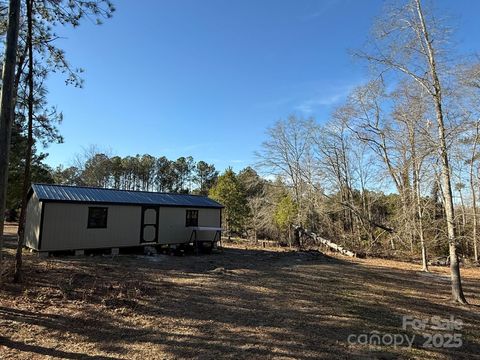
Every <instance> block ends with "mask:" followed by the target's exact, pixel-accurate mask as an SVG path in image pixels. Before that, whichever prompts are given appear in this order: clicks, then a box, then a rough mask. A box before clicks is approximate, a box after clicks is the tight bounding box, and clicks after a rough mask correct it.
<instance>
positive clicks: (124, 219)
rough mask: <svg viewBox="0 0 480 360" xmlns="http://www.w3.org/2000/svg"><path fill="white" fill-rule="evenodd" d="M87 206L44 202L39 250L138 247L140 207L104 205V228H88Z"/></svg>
mask: <svg viewBox="0 0 480 360" xmlns="http://www.w3.org/2000/svg"><path fill="white" fill-rule="evenodd" d="M89 206H92V205H89V204H68V203H46V204H45V214H44V223H43V235H42V249H41V250H44V251H54V250H74V249H94V248H108V247H122V246H136V245H139V244H140V219H141V207H140V206H121V205H108V206H105V207H108V219H107V228H106V229H88V228H87V220H88V208H89ZM95 206H98V205H95ZM100 206H101V205H100Z"/></svg>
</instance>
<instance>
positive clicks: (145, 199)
mask: <svg viewBox="0 0 480 360" xmlns="http://www.w3.org/2000/svg"><path fill="white" fill-rule="evenodd" d="M32 190H33V191H34V192H35V194H36V195H37V196H38V198H39V200H40V201H56V202H79V203H104V204H125V205H127V204H128V205H159V206H179V207H208V208H223V205H221V204H219V203H218V202H216V201H215V200H212V199H210V198H208V197H206V196H199V195H186V194H169V193H158V192H148V191H131V190H115V189H104V188H97V187H83V186H67V185H52V184H33V185H32Z"/></svg>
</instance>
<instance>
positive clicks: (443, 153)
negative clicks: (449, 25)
mask: <svg viewBox="0 0 480 360" xmlns="http://www.w3.org/2000/svg"><path fill="white" fill-rule="evenodd" d="M415 3H416V5H417V13H418V17H419V19H420V24H421V28H422V33H423V37H424V39H425V45H426V48H427V52H428V53H427V56H428V63H429V68H430V75H431V77H432V82H433V90H432V97H433V100H434V103H435V114H436V119H437V126H438V143H439V145H438V146H439V149H438V150H439V153H440V160H441V166H442V182H443V193H444V199H445V216H446V220H447V234H448V248H449V253H450V272H451V279H452V296H453V300H454V301H456V302H460V303H462V304H466V303H467V300H466V299H465V296H464V295H463V289H462V281H461V276H460V265H459V261H458V255H457V238H456V235H455V209H454V207H453V192H452V182H451V179H450V165H449V162H448V148H447V142H446V135H445V124H444V121H443V110H442V92H441V89H442V88H441V84H440V79H439V78H438V74H437V65H436V63H435V53H434V50H433V47H432V42H431V40H430V34H429V33H428V30H427V26H426V24H425V18H424V17H423V11H422V7H421V4H420V0H415Z"/></svg>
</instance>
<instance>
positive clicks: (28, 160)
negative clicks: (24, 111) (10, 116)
mask: <svg viewBox="0 0 480 360" xmlns="http://www.w3.org/2000/svg"><path fill="white" fill-rule="evenodd" d="M26 3H27V24H28V33H27V44H28V100H27V101H28V133H27V149H26V152H25V169H24V173H23V189H22V208H21V210H20V219H19V222H18V242H17V251H16V254H15V274H14V275H13V281H14V282H16V283H18V282H21V281H22V250H23V245H24V242H25V218H26V212H27V196H28V190H29V188H30V182H31V171H30V169H31V164H32V148H33V102H34V98H33V96H34V94H33V92H34V84H33V71H34V69H33V41H32V38H33V19H32V11H33V10H32V5H33V0H26Z"/></svg>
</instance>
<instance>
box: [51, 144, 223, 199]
mask: <svg viewBox="0 0 480 360" xmlns="http://www.w3.org/2000/svg"><path fill="white" fill-rule="evenodd" d="M217 176H218V171H217V170H216V169H215V166H214V165H213V164H208V163H207V162H205V161H198V162H196V161H195V160H194V159H193V157H191V156H187V157H183V156H182V157H179V158H178V159H176V160H169V159H167V158H166V157H165V156H161V157H158V158H157V157H155V156H152V155H149V154H144V155H136V156H125V157H120V156H108V155H106V154H104V153H91V154H86V155H84V156H83V157H77V161H76V165H75V166H70V167H66V168H65V167H63V166H58V167H57V168H56V169H55V170H53V171H52V178H53V181H54V182H55V183H57V184H65V185H80V186H97V187H103V188H112V189H121V190H144V191H159V192H173V193H194V194H200V195H207V194H208V192H209V190H210V188H211V187H212V186H213V184H214V183H215V181H216V179H217Z"/></svg>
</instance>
